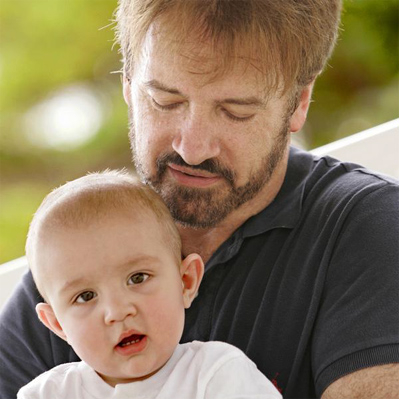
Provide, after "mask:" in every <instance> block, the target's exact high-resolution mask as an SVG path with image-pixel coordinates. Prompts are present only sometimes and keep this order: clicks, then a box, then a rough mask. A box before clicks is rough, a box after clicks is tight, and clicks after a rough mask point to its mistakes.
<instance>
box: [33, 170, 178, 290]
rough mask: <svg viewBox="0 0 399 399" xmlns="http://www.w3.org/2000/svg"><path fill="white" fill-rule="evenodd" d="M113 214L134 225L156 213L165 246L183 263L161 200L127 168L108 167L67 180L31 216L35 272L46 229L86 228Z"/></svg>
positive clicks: (155, 217) (171, 221)
mask: <svg viewBox="0 0 399 399" xmlns="http://www.w3.org/2000/svg"><path fill="white" fill-rule="evenodd" d="M113 214H121V215H123V217H124V218H125V219H126V220H129V219H131V221H132V224H134V223H135V221H137V220H140V218H142V216H143V215H150V216H151V215H153V216H154V221H156V222H158V223H159V228H160V230H161V233H162V237H163V240H164V242H165V245H167V246H168V247H169V248H170V250H171V251H172V253H173V256H174V257H175V258H176V262H177V263H178V264H179V265H180V261H181V240H180V235H179V232H178V231H177V228H176V226H175V223H174V221H173V219H172V216H171V214H170V212H169V210H168V208H167V207H166V205H165V204H164V202H163V201H162V199H161V198H160V197H159V196H158V194H156V193H155V192H154V191H153V190H152V189H151V188H149V187H147V186H145V185H144V184H142V183H141V182H140V181H139V180H138V179H137V178H135V177H133V176H131V175H129V174H128V173H127V172H126V171H116V170H113V171H110V170H107V171H105V172H100V173H91V174H88V175H86V176H84V177H81V178H79V179H76V180H73V181H71V182H68V183H66V184H64V185H63V186H61V187H58V188H56V189H55V190H53V191H52V192H51V193H50V194H48V195H47V197H46V198H45V199H44V200H43V202H42V204H41V205H40V206H39V208H38V210H37V212H36V213H35V215H34V217H33V219H32V222H31V224H30V227H29V232H28V237H27V240H26V255H27V258H28V263H29V265H30V267H31V268H32V269H33V270H32V271H33V274H34V275H36V273H35V271H36V270H35V269H36V266H37V265H35V253H36V251H40V248H37V239H38V236H39V234H40V233H41V232H42V231H43V230H44V232H46V231H47V229H51V228H52V227H56V228H57V229H59V228H61V229H63V228H67V229H68V228H71V229H74V228H80V227H85V226H88V225H90V224H93V223H95V222H96V221H99V220H100V221H101V220H103V219H106V218H107V216H109V215H113ZM37 283H38V282H37ZM38 285H40V284H38Z"/></svg>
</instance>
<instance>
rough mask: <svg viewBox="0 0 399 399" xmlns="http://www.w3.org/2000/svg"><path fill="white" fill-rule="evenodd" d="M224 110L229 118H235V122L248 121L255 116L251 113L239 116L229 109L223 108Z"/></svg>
mask: <svg viewBox="0 0 399 399" xmlns="http://www.w3.org/2000/svg"><path fill="white" fill-rule="evenodd" d="M223 112H224V113H225V115H226V116H227V117H228V118H229V119H231V120H233V121H235V122H246V121H249V120H250V119H252V118H253V117H254V116H255V115H249V116H242V117H239V116H236V115H233V114H232V113H231V112H229V111H227V110H225V109H224V110H223Z"/></svg>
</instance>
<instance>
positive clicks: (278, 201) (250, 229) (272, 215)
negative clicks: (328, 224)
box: [240, 147, 313, 237]
mask: <svg viewBox="0 0 399 399" xmlns="http://www.w3.org/2000/svg"><path fill="white" fill-rule="evenodd" d="M312 166H313V157H312V155H310V154H309V153H308V152H306V151H303V150H299V149H298V148H295V147H291V148H290V154H289V158H288V166H287V172H286V175H285V178H284V182H283V185H282V186H281V189H280V191H279V192H278V194H277V195H276V197H275V199H274V200H273V201H272V202H271V203H270V204H269V205H268V206H267V207H266V208H265V209H263V211H261V212H259V213H258V214H257V215H255V216H253V217H251V218H250V219H248V220H247V221H246V222H245V223H244V224H243V225H242V226H241V228H240V230H242V235H243V237H250V236H254V235H258V234H261V233H264V232H266V231H268V230H272V229H275V228H293V227H294V226H295V224H296V222H297V221H298V219H299V218H300V215H301V211H302V201H303V193H304V189H305V184H306V180H307V177H308V176H309V172H310V170H311V169H312Z"/></svg>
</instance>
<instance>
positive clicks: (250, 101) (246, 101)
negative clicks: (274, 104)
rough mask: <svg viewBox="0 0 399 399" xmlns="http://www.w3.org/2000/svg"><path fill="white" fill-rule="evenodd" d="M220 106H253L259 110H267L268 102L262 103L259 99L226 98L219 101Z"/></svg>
mask: <svg viewBox="0 0 399 399" xmlns="http://www.w3.org/2000/svg"><path fill="white" fill-rule="evenodd" d="M217 103H218V104H233V105H251V106H255V107H258V108H265V107H266V104H267V102H266V101H262V100H261V99H260V98H258V97H245V98H225V99H223V100H220V101H217Z"/></svg>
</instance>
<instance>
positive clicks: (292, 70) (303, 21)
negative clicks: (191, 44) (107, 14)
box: [116, 0, 341, 93]
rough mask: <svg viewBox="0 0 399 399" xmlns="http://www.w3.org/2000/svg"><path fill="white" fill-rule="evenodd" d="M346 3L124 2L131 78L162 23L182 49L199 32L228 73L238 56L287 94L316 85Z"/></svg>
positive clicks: (122, 39)
mask: <svg viewBox="0 0 399 399" xmlns="http://www.w3.org/2000/svg"><path fill="white" fill-rule="evenodd" d="M340 11H341V0H119V6H118V8H117V10H116V22H117V26H116V39H117V41H118V42H119V44H120V48H121V53H122V56H123V63H124V73H125V75H126V76H127V77H128V78H129V77H130V75H131V73H132V71H133V70H134V63H135V61H137V60H138V58H139V56H140V53H141V49H142V45H143V41H144V38H145V36H146V34H147V32H148V30H149V28H150V26H151V25H152V24H153V23H154V22H155V21H158V20H159V19H162V23H161V25H162V32H161V33H162V40H163V41H165V42H164V45H165V48H167V49H168V50H170V51H177V52H178V51H179V49H181V47H182V45H184V43H185V40H186V39H187V38H192V35H193V33H194V34H195V38H196V39H198V40H197V41H196V43H197V45H199V46H200V43H201V42H206V43H210V45H211V48H212V50H213V51H214V54H215V55H216V54H217V55H218V61H220V63H221V68H219V69H220V70H219V72H220V73H221V74H222V73H223V72H224V71H226V70H228V69H229V68H230V67H231V66H232V65H233V64H234V63H235V62H236V61H235V60H236V59H237V57H239V58H241V59H245V60H246V61H247V62H248V64H249V65H250V64H252V65H254V66H255V67H256V68H257V69H259V70H261V71H262V72H263V74H264V76H265V79H266V83H267V88H269V89H270V90H274V91H276V90H277V89H278V88H282V93H285V92H287V91H289V90H293V91H296V90H298V89H299V88H301V87H304V86H306V85H307V84H309V83H311V82H312V81H313V80H314V79H315V78H316V76H317V75H318V74H319V73H320V72H321V71H322V69H323V68H324V66H325V64H326V62H327V59H328V58H329V56H330V54H331V52H332V49H333V47H334V44H335V41H336V39H337V32H338V26H339V20H340Z"/></svg>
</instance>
